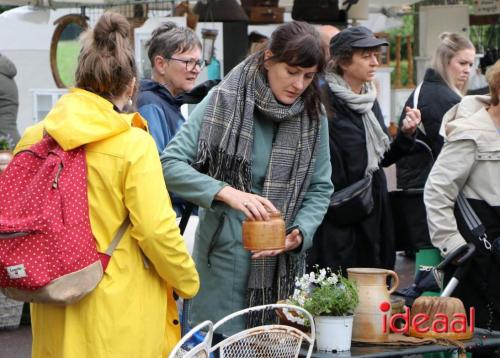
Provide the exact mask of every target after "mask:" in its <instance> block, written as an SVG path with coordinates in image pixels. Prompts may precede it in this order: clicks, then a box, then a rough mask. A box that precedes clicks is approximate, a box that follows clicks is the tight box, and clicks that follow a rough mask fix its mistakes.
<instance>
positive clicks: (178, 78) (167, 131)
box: [137, 22, 204, 216]
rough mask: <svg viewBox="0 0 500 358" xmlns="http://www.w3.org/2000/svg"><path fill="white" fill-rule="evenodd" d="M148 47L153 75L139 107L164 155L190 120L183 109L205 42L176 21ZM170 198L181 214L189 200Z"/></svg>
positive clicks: (145, 85)
mask: <svg viewBox="0 0 500 358" xmlns="http://www.w3.org/2000/svg"><path fill="white" fill-rule="evenodd" d="M146 47H148V56H149V60H150V61H151V68H152V74H151V79H150V80H147V79H145V80H142V81H141V83H140V89H139V95H138V98H137V106H138V110H139V113H140V114H141V115H142V116H143V117H144V118H146V120H147V121H148V127H149V131H150V133H151V135H152V136H153V138H154V140H155V142H156V147H157V148H158V152H159V153H160V154H161V152H163V150H164V149H165V147H166V146H167V144H168V143H169V142H170V140H171V139H172V138H173V136H174V135H175V133H177V131H178V130H179V128H180V127H181V125H182V124H183V123H184V122H185V121H186V119H185V118H184V117H183V115H182V113H181V109H180V108H181V105H183V104H184V98H183V94H184V93H186V92H189V91H191V90H192V89H193V87H194V85H195V81H196V78H197V77H198V75H199V74H200V71H201V69H202V67H203V63H204V62H203V61H202V59H201V56H202V53H201V42H200V40H199V39H198V37H197V36H196V34H195V33H194V32H193V30H191V29H189V28H185V27H178V26H177V25H176V24H175V23H173V22H165V23H163V24H161V25H160V26H159V27H158V28H156V29H155V30H154V31H153V33H152V35H151V39H150V40H149V41H148V42H147V43H146ZM170 197H171V199H172V206H173V207H174V210H175V212H176V214H177V216H181V215H182V212H183V210H184V209H185V207H186V202H185V201H184V200H182V199H180V198H179V197H177V196H175V195H172V193H170Z"/></svg>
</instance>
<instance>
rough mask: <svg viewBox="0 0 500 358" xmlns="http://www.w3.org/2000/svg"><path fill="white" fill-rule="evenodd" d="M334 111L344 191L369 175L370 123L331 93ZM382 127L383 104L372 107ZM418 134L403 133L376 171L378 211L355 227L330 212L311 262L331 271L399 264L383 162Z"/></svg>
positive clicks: (336, 172)
mask: <svg viewBox="0 0 500 358" xmlns="http://www.w3.org/2000/svg"><path fill="white" fill-rule="evenodd" d="M330 101H331V104H332V108H331V109H332V110H333V115H331V116H329V121H328V125H329V135H330V157H331V162H332V182H333V184H334V187H335V190H336V191H337V190H340V189H342V188H345V187H347V186H348V185H350V184H352V183H355V182H356V181H358V180H360V179H362V178H363V177H364V172H365V169H366V165H367V160H368V158H367V152H366V140H365V127H364V125H363V121H362V119H361V116H360V115H359V114H358V113H356V112H354V111H352V110H351V109H350V108H348V107H347V105H346V104H345V103H344V102H343V101H342V100H340V99H339V98H338V97H336V96H334V95H333V94H331V92H330ZM373 112H374V113H375V115H376V117H377V119H378V121H379V123H380V125H381V126H382V128H383V129H384V130H385V131H386V132H387V130H386V127H385V125H384V120H383V116H382V112H381V110H380V106H379V104H378V102H377V101H375V103H374V106H373ZM413 144H414V141H413V138H410V137H406V136H405V135H403V134H399V135H398V136H397V137H396V139H395V140H394V141H393V142H392V143H391V147H390V149H389V151H387V152H386V154H385V156H384V158H383V160H382V162H381V163H380V169H379V170H377V171H376V172H375V173H374V174H373V178H372V185H373V187H372V194H373V199H374V208H373V211H372V212H371V213H370V214H369V215H368V216H366V217H365V218H364V219H362V220H361V221H360V222H359V223H356V224H354V225H338V224H336V223H335V218H334V217H332V213H331V210H328V211H327V213H326V215H325V217H324V219H323V222H322V224H321V225H320V227H319V228H318V230H317V231H316V235H315V237H314V241H313V247H312V249H311V250H310V252H309V255H308V262H307V263H308V265H309V266H312V265H314V264H318V265H319V266H320V267H330V268H331V269H332V270H338V269H339V268H342V269H343V270H345V269H347V268H348V267H380V268H392V267H393V266H394V259H395V252H394V229H393V223H392V213H391V210H390V203H389V195H388V192H387V182H386V178H385V174H384V171H383V169H382V167H383V166H388V165H391V164H393V163H394V162H395V161H396V160H398V159H399V158H400V157H401V156H403V155H405V154H406V153H407V152H408V150H409V149H410V148H411V147H412V146H413Z"/></svg>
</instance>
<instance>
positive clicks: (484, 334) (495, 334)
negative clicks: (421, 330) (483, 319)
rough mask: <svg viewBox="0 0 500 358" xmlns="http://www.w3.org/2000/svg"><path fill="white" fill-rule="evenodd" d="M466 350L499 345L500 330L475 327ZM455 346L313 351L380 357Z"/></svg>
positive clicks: (318, 357) (330, 357)
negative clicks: (333, 351)
mask: <svg viewBox="0 0 500 358" xmlns="http://www.w3.org/2000/svg"><path fill="white" fill-rule="evenodd" d="M462 343H464V345H465V347H466V349H467V351H473V350H474V349H476V348H479V347H498V346H500V331H488V330H485V329H481V328H476V329H475V331H474V338H472V339H470V340H468V341H462ZM456 350H457V347H455V346H444V345H439V344H425V345H421V346H384V345H367V344H358V343H354V342H353V345H352V347H351V350H350V351H349V352H339V353H331V352H330V353H329V352H316V351H314V352H313V354H312V357H314V358H337V357H338V358H340V357H342V358H343V357H357V358H378V357H380V358H382V357H403V356H406V355H412V354H422V353H434V352H453V351H456ZM306 354H307V351H306V350H301V355H300V356H301V357H305V356H306Z"/></svg>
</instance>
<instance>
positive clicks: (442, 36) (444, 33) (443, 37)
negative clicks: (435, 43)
mask: <svg viewBox="0 0 500 358" xmlns="http://www.w3.org/2000/svg"><path fill="white" fill-rule="evenodd" d="M451 35H453V32H449V31H445V32H442V33H441V34H440V35H439V39H440V40H441V41H443V40H445V39H447V38H450V37H451Z"/></svg>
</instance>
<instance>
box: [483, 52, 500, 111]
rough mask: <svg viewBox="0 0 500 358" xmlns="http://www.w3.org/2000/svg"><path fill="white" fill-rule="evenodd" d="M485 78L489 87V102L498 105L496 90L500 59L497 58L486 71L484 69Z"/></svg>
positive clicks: (498, 86)
mask: <svg viewBox="0 0 500 358" xmlns="http://www.w3.org/2000/svg"><path fill="white" fill-rule="evenodd" d="M486 79H487V80H488V85H489V87H490V95H491V104H492V105H493V106H498V104H499V102H500V99H499V98H498V97H499V96H498V90H499V89H500V60H497V62H495V64H494V65H492V66H491V67H490V68H489V69H488V71H486Z"/></svg>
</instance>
